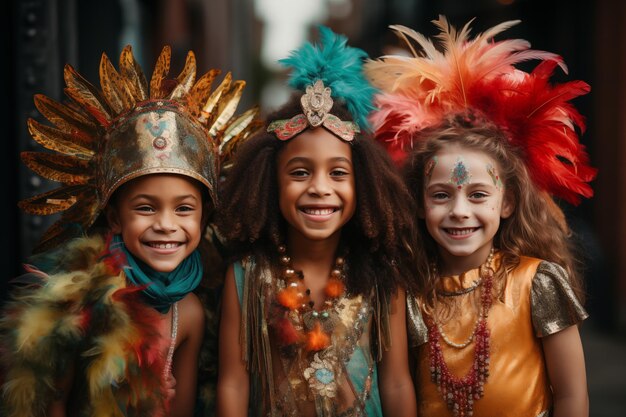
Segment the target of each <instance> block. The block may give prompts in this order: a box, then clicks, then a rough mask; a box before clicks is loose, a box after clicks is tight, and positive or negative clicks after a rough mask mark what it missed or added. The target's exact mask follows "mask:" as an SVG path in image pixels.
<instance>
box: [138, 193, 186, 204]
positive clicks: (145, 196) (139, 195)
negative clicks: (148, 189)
mask: <svg viewBox="0 0 626 417" xmlns="http://www.w3.org/2000/svg"><path fill="white" fill-rule="evenodd" d="M142 198H143V199H146V200H150V201H154V200H158V199H159V197H158V196H155V195H152V194H137V195H136V196H134V197H133V198H131V199H130V200H128V201H131V202H132V201H135V200H140V199H142ZM188 198H192V199H194V200H198V198H197V197H196V196H195V195H193V194H185V195H181V196H178V197H176V198H175V200H177V201H182V200H186V199H188Z"/></svg>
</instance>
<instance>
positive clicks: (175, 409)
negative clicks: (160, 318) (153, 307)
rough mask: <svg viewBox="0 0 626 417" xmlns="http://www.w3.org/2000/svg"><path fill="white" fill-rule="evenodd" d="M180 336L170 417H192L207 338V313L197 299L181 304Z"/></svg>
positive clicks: (191, 297)
mask: <svg viewBox="0 0 626 417" xmlns="http://www.w3.org/2000/svg"><path fill="white" fill-rule="evenodd" d="M178 311H179V322H178V326H179V334H181V333H182V334H181V336H182V337H183V338H184V339H183V340H182V341H181V343H180V345H179V346H178V347H177V348H176V352H175V353H174V359H173V363H172V374H173V376H174V379H175V380H176V385H175V395H174V398H173V400H172V402H171V404H170V416H171V417H190V416H192V415H193V411H194V407H195V403H196V384H197V381H198V356H199V354H200V346H201V344H202V338H203V337H204V309H203V308H202V304H201V303H200V300H199V299H198V297H197V296H196V295H195V294H193V293H190V294H187V295H186V296H185V298H183V299H182V300H181V301H180V302H179V303H178Z"/></svg>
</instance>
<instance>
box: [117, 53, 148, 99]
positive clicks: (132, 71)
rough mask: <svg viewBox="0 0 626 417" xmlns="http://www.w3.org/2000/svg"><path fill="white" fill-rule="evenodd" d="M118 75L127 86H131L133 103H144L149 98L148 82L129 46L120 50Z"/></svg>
mask: <svg viewBox="0 0 626 417" xmlns="http://www.w3.org/2000/svg"><path fill="white" fill-rule="evenodd" d="M120 73H121V74H122V77H124V78H125V79H126V81H127V82H128V84H130V85H131V86H132V92H133V96H134V98H135V101H137V102H139V101H144V100H147V99H148V97H149V94H148V81H147V80H146V76H145V75H144V73H143V71H142V70H141V67H140V66H139V64H138V63H137V61H136V60H135V57H134V56H133V50H132V48H131V46H130V45H126V47H125V48H124V49H123V50H122V54H121V55H120Z"/></svg>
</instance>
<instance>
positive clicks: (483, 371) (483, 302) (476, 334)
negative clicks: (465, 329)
mask: <svg viewBox="0 0 626 417" xmlns="http://www.w3.org/2000/svg"><path fill="white" fill-rule="evenodd" d="M493 253H494V252H493V249H491V252H490V253H489V256H488V258H487V261H486V262H485V263H484V264H482V265H481V266H480V278H479V279H478V280H477V281H475V282H474V283H473V284H472V285H471V286H470V287H469V288H468V289H465V290H461V291H459V292H457V293H449V292H446V293H445V294H440V295H444V296H459V295H463V294H468V293H470V292H471V291H473V290H476V289H477V288H478V287H480V286H481V285H482V292H481V294H480V311H479V313H478V317H477V318H476V322H475V323H474V326H473V330H472V332H471V334H470V335H469V336H468V338H467V339H466V340H464V341H463V342H461V343H455V342H453V341H451V340H450V339H449V337H448V336H447V335H446V334H445V333H444V331H443V329H442V328H441V326H440V325H439V324H438V323H437V321H436V320H435V319H434V318H430V317H429V318H427V320H426V321H427V323H426V324H427V326H428V346H429V360H430V377H431V380H432V381H433V382H434V383H435V384H436V385H437V388H438V390H439V392H440V393H441V395H442V397H443V399H444V401H445V402H446V404H447V406H448V408H449V409H450V410H451V411H452V412H453V413H454V415H455V416H457V417H468V416H471V415H472V414H473V408H474V401H476V400H478V399H480V398H482V396H483V394H484V385H485V382H486V381H487V377H488V376H489V336H490V332H489V329H488V328H487V315H488V313H489V309H490V308H491V302H492V288H493V276H494V271H493V268H492V260H493ZM431 268H432V269H433V273H434V275H435V276H437V269H436V266H435V265H432V266H431ZM441 340H443V342H444V343H446V344H447V345H448V346H450V347H452V348H455V349H463V348H465V347H467V346H468V345H469V344H470V343H472V342H475V346H474V359H473V363H472V367H471V369H470V371H469V372H468V373H467V374H466V375H465V376H463V377H461V378H459V377H457V376H454V375H452V373H451V372H450V369H449V368H448V365H447V364H446V362H445V359H444V357H443V351H442V349H441V342H440V341H441Z"/></svg>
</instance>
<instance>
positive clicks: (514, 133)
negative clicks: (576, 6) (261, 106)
mask: <svg viewBox="0 0 626 417" xmlns="http://www.w3.org/2000/svg"><path fill="white" fill-rule="evenodd" d="M435 23H436V25H437V26H438V27H439V28H440V29H441V34H440V35H438V38H439V39H441V40H442V43H443V48H444V50H445V54H444V53H441V52H439V51H438V50H437V49H436V48H435V47H434V45H433V44H432V43H431V42H430V41H429V40H428V39H426V38H425V37H423V36H422V35H420V34H417V33H416V32H414V31H412V30H410V29H408V28H404V27H400V26H395V27H394V29H396V30H397V31H398V32H399V33H400V35H401V36H402V37H404V39H405V40H407V41H408V38H412V39H414V40H416V41H417V42H418V43H419V44H420V45H421V46H422V48H423V50H424V53H423V55H417V54H416V53H415V52H414V49H413V48H412V46H411V50H412V51H413V52H414V56H413V57H411V58H407V57H395V56H388V57H384V58H383V59H382V61H377V62H371V63H368V64H367V65H368V66H367V74H368V76H369V77H370V79H372V80H373V84H374V85H375V86H377V87H379V88H381V89H382V90H383V91H384V93H383V94H381V96H380V97H379V98H378V104H379V105H380V111H379V112H377V113H376V114H375V115H374V116H373V120H374V125H375V127H376V129H377V132H376V133H377V136H378V137H379V138H380V139H382V140H383V141H384V142H385V143H386V144H387V145H388V146H389V148H390V151H391V152H392V153H393V154H394V155H395V157H396V159H397V160H398V161H401V160H402V158H403V157H406V158H407V159H406V163H405V172H406V179H407V183H408V186H409V189H410V190H411V192H412V193H413V195H414V197H415V198H416V200H417V202H418V207H419V208H418V212H417V213H418V218H419V224H420V226H421V232H422V233H424V238H423V240H424V243H425V249H426V253H427V255H428V257H427V258H424V259H421V260H420V261H419V262H418V274H417V278H418V281H419V284H420V287H421V289H420V292H419V293H418V295H417V296H416V297H415V298H414V297H409V299H408V316H409V324H408V325H409V331H410V333H411V336H412V337H411V339H412V340H411V343H412V345H413V346H415V350H414V352H413V353H415V354H416V366H415V367H416V369H415V375H416V376H415V381H414V382H415V385H416V387H417V393H418V402H419V411H420V412H419V415H420V416H428V417H432V416H452V415H454V416H472V415H473V416H475V417H477V416H547V415H552V416H561V417H563V416H569V417H573V416H587V415H588V398H587V387H586V376H585V365H584V357H583V351H582V346H581V341H580V337H579V333H578V327H577V326H576V325H577V324H578V323H580V322H581V321H582V320H584V319H585V318H586V317H587V314H586V312H585V310H584V309H583V307H582V305H581V300H582V294H581V284H580V278H579V275H578V273H577V272H576V270H575V265H574V258H573V254H572V251H571V249H570V242H569V241H568V236H569V231H568V229H567V225H566V223H565V218H564V216H563V213H562V212H561V210H560V209H559V208H558V206H557V205H556V204H555V203H554V202H553V200H552V199H551V197H550V194H552V195H556V196H559V197H563V198H565V199H566V200H568V201H570V202H573V203H576V202H578V201H579V195H582V196H585V197H589V196H591V194H592V192H591V189H590V187H589V185H588V184H587V182H589V181H591V180H592V179H593V177H594V176H595V169H593V168H590V167H589V166H588V164H587V160H588V158H587V155H586V153H585V152H584V149H583V147H582V146H581V145H580V144H579V143H578V137H577V134H576V131H575V130H574V129H575V128H574V126H575V125H577V126H578V127H580V128H581V129H583V127H584V126H583V121H582V117H581V116H580V115H579V114H578V112H577V111H576V110H575V109H574V108H573V107H572V106H571V104H569V103H568V100H570V99H572V98H574V97H577V96H579V95H581V94H585V93H586V92H588V91H589V86H588V85H587V84H585V83H583V82H581V81H576V82H570V83H567V84H563V85H559V86H552V85H550V84H549V83H548V79H549V77H550V75H551V74H552V72H553V70H554V68H555V66H556V65H560V66H561V67H563V68H564V64H563V63H562V61H561V59H560V57H558V56H556V55H554V54H550V53H547V52H541V51H533V50H529V49H528V48H529V45H528V44H527V43H526V42H525V41H522V40H509V41H502V42H494V41H493V39H492V38H493V36H495V35H496V34H498V33H499V32H501V31H502V30H504V29H506V28H508V27H510V26H512V25H513V24H515V23H516V22H506V23H503V24H501V25H498V26H496V27H494V28H492V29H490V30H488V31H487V32H486V33H485V34H483V35H479V36H477V37H476V38H475V39H472V40H469V39H468V38H467V36H468V33H469V26H468V25H466V26H465V27H464V28H463V30H462V31H460V32H459V33H457V32H456V31H455V29H454V28H451V27H449V26H448V23H447V21H446V19H445V18H444V17H440V19H439V20H438V21H436V22H435ZM407 37H408V38H407ZM527 59H542V60H544V61H543V62H542V63H541V64H540V65H539V66H537V67H536V69H535V70H534V71H533V72H532V73H531V74H527V73H525V72H522V71H520V70H517V69H515V68H514V67H513V65H514V64H516V63H518V62H520V61H523V60H527Z"/></svg>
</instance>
